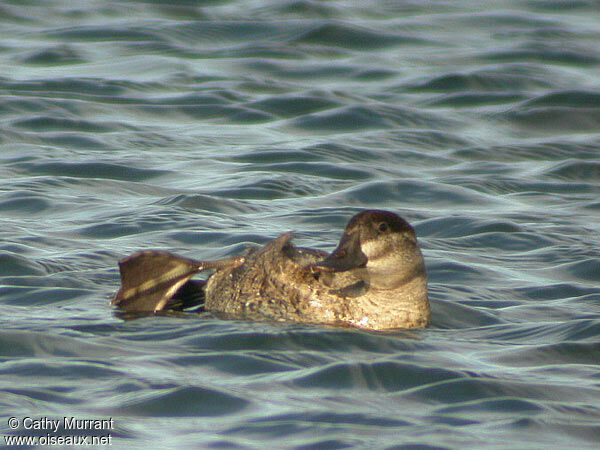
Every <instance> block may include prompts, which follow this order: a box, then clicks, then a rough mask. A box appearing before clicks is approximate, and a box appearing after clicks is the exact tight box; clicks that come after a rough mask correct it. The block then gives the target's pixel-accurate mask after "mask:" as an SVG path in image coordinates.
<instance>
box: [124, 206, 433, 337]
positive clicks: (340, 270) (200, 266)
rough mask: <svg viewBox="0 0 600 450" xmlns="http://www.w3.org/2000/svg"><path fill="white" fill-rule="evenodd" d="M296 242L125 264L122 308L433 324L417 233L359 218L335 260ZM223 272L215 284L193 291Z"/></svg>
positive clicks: (147, 256) (387, 217) (367, 215)
mask: <svg viewBox="0 0 600 450" xmlns="http://www.w3.org/2000/svg"><path fill="white" fill-rule="evenodd" d="M291 239H292V235H291V233H287V234H284V235H281V236H280V237H278V238H277V239H275V240H273V241H271V242H269V243H268V244H267V245H265V246H264V247H262V248H260V249H254V250H252V251H249V252H248V253H247V254H245V255H243V256H240V257H236V258H230V259H225V260H220V261H195V260H191V259H188V258H182V257H179V256H176V255H172V254H170V253H167V252H158V251H146V252H139V253H136V254H134V255H132V256H130V257H129V258H126V259H124V260H123V261H121V262H120V269H121V280H122V287H121V289H120V290H119V292H118V293H117V295H116V297H115V299H114V300H113V304H115V305H117V306H119V307H120V308H122V309H124V310H126V311H160V310H165V309H166V310H168V309H182V308H185V307H186V306H190V304H193V303H197V302H198V301H200V300H202V299H203V300H204V301H205V305H204V307H205V309H206V310H208V311H213V312H216V313H219V314H221V315H224V316H226V317H231V318H240V319H247V320H285V321H295V322H304V323H325V324H333V325H347V326H355V327H360V328H366V329H377V330H379V329H392V328H420V327H425V326H427V324H428V323H429V315H430V312H429V301H428V298H427V275H426V271H425V265H424V261H423V257H422V255H421V251H420V249H419V245H418V243H417V240H416V235H415V232H414V229H413V228H412V227H411V226H410V225H409V224H408V222H406V221H405V220H404V219H402V218H401V217H399V216H397V215H396V214H394V213H391V212H388V211H380V210H367V211H363V212H361V213H359V214H357V215H355V216H354V217H353V218H352V219H351V220H350V222H349V223H348V225H347V226H346V229H345V231H344V234H343V235H342V238H341V240H340V243H339V245H338V247H337V248H336V249H335V250H334V251H333V252H332V253H331V254H329V255H328V254H327V253H325V252H322V251H319V250H313V249H307V248H299V247H295V246H293V245H292V243H291ZM203 270H215V272H214V273H213V274H212V275H211V276H210V277H209V278H208V280H207V281H206V282H202V281H200V282H197V281H194V280H192V281H190V278H191V277H192V276H194V275H195V274H196V273H198V272H201V271H203Z"/></svg>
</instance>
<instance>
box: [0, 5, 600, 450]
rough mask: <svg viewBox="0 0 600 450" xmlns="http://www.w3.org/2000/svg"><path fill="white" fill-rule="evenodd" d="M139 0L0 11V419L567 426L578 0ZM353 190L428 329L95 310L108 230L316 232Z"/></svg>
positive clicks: (589, 301) (131, 237) (518, 435)
mask: <svg viewBox="0 0 600 450" xmlns="http://www.w3.org/2000/svg"><path fill="white" fill-rule="evenodd" d="M164 3H167V2H154V1H149V0H148V1H128V2H102V1H92V0H89V1H79V2H75V3H74V2H71V1H66V0H64V1H60V0H55V1H47V0H44V1H35V0H30V1H23V0H19V1H7V2H3V3H2V5H0V17H2V20H1V21H0V23H1V25H0V36H1V38H0V64H1V67H2V68H3V69H2V72H1V76H0V120H1V127H0V130H1V135H0V144H1V152H0V160H1V164H0V212H1V224H2V227H1V229H0V304H1V311H2V315H1V318H0V327H1V329H0V355H1V358H2V363H1V365H0V373H1V377H0V383H1V388H2V394H1V395H0V405H1V410H2V416H3V417H2V419H0V420H1V424H0V427H1V430H2V434H3V435H26V436H45V435H46V434H47V433H49V432H47V431H46V430H35V429H26V428H25V423H24V422H23V421H24V419H25V418H26V417H30V418H31V419H36V420H41V418H50V419H61V418H63V417H75V418H79V419H108V418H113V420H114V426H113V427H112V429H110V430H91V429H89V427H88V428H87V429H84V430H71V429H67V428H68V427H66V426H65V424H64V423H62V427H61V428H59V430H58V431H57V432H56V433H54V432H50V433H49V434H50V435H51V436H53V437H57V436H72V435H76V436H80V437H81V436H86V435H87V436H96V437H101V436H106V435H107V433H109V434H110V435H111V438H112V442H111V443H112V444H113V446H117V447H121V446H128V447H133V448H147V447H148V446H149V445H152V446H153V447H154V446H156V445H160V446H163V447H183V448H185V447H190V448H197V447H208V448H211V447H226V448H230V447H234V448H236V447H237V448H265V447H270V448H344V447H367V448H390V447H395V448H399V447H403V446H404V447H414V446H418V445H421V446H424V447H428V446H429V447H436V448H465V447H476V448H507V447H511V448H551V447H556V448H564V447H565V446H569V447H571V448H596V446H597V443H598V441H600V385H599V383H600V377H599V373H600V372H599V370H598V369H599V362H600V337H599V335H600V315H599V313H600V283H599V273H600V260H599V257H598V255H599V253H598V250H599V235H600V234H599V232H600V225H599V223H600V220H599V217H600V214H599V213H600V201H599V199H600V156H598V155H599V153H598V149H599V148H600V132H599V130H600V78H599V77H598V74H599V73H600V72H599V70H600V44H599V42H600V14H599V13H600V8H599V6H598V3H597V2H594V1H568V2H566V1H565V2H560V1H556V2H555V1H553V2H548V1H542V0H540V1H535V0H531V1H499V2H470V1H463V2H444V1H419V2H388V1H371V2H354V1H334V2H316V1H305V0H296V1H218V2H217V1H214V2H193V1H180V2H168V4H164ZM364 208H385V209H390V210H393V211H396V212H398V213H400V214H401V215H403V216H404V217H405V218H407V219H408V220H409V221H410V222H411V223H413V224H414V225H415V227H416V230H417V233H418V235H419V237H420V242H421V245H422V248H423V253H424V255H425V259H426V263H427V267H428V270H429V275H430V292H431V303H432V324H431V326H430V327H429V328H428V329H426V330H419V331H413V332H406V333H397V334H377V333H367V332H362V331H356V330H340V329H329V328H321V327H312V326H304V325H302V326H301V325H296V324H270V323H248V322H242V321H223V320H218V319H216V318H214V317H211V316H210V315H207V314H205V315H201V316H200V317H198V315H193V314H181V315H176V316H164V317H151V318H144V319H140V320H135V321H128V322H123V321H122V320H120V319H119V318H118V317H117V316H115V315H114V312H113V310H112V308H111V307H110V306H109V305H108V302H109V300H110V298H111V295H112V294H113V293H114V291H115V290H116V289H117V288H118V284H119V281H118V272H117V261H118V260H119V259H120V258H122V257H124V256H126V255H127V254H129V253H131V252H133V251H135V250H139V249H149V248H163V249H169V250H171V251H174V252H177V253H180V254H183V255H186V256H192V257H196V258H202V259H209V258H220V257H225V256H229V255H233V254H236V253H237V252H240V251H241V250H242V249H243V247H244V246H245V245H246V244H248V243H259V244H261V243H264V242H267V241H268V240H270V239H272V238H274V237H276V236H277V235H278V234H280V233H282V232H285V231H290V230H294V231H296V242H297V243H298V244H300V245H310V246H314V247H318V248H321V249H325V250H330V249H331V248H332V247H333V246H334V244H335V242H336V241H337V240H338V238H339V236H340V234H341V231H342V228H343V226H344V225H345V223H346V221H347V220H348V218H349V217H351V216H352V215H353V214H354V213H355V212H357V211H359V210H361V209H364ZM9 417H16V418H17V419H18V420H19V423H18V427H17V429H15V430H12V431H11V430H10V429H9V423H8V418H9ZM2 439H4V438H2ZM5 442H6V441H3V443H2V445H3V444H4V443H5ZM421 448H423V447H421Z"/></svg>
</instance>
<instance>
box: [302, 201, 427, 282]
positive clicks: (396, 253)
mask: <svg viewBox="0 0 600 450" xmlns="http://www.w3.org/2000/svg"><path fill="white" fill-rule="evenodd" d="M311 269H312V270H314V271H321V272H329V273H336V272H348V271H351V272H352V273H353V274H354V275H355V276H356V277H358V278H359V279H361V280H362V281H364V282H365V284H367V285H368V286H369V287H370V288H375V289H396V288H398V287H400V286H402V285H403V284H406V283H408V282H409V281H411V280H412V279H413V278H414V277H417V276H425V263H424V261H423V256H422V254H421V250H420V249H419V244H418V243H417V236H416V234H415V230H414V229H413V227H412V226H410V224H409V223H408V222H407V221H406V220H404V219H403V218H401V217H400V216H398V215H397V214H394V213H392V212H389V211H382V210H367V211H363V212H361V213H359V214H356V215H355V216H354V217H352V219H350V222H348V225H347V226H346V229H345V230H344V234H343V235H342V238H341V239H340V242H339V244H338V246H337V248H336V249H335V250H334V251H333V252H332V253H331V254H330V255H329V256H328V257H327V258H325V259H324V260H323V261H320V262H317V263H314V264H312V265H311Z"/></svg>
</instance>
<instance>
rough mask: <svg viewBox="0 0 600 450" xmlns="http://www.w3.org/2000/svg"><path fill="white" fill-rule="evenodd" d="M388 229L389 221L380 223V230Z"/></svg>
mask: <svg viewBox="0 0 600 450" xmlns="http://www.w3.org/2000/svg"><path fill="white" fill-rule="evenodd" d="M387 229H388V225H387V223H385V222H381V223H380V224H379V231H381V232H384V231H387Z"/></svg>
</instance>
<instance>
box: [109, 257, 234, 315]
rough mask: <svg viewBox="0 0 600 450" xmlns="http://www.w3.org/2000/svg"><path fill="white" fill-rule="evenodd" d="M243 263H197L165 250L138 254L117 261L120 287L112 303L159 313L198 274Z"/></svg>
mask: <svg viewBox="0 0 600 450" xmlns="http://www.w3.org/2000/svg"><path fill="white" fill-rule="evenodd" d="M243 262H244V258H243V257H235V258H229V259H223V260H218V261H197V260H194V259H190V258H184V257H183V256H179V255H174V254H173V253H169V252H165V251H158V250H147V251H141V252H137V253H134V254H132V255H131V256H128V257H127V258H124V259H122V260H121V261H119V271H120V272H121V288H120V289H119V291H118V292H117V294H116V295H115V298H114V299H113V300H112V302H111V304H112V305H116V306H118V307H119V308H121V309H123V310H125V311H127V312H134V311H135V312H138V311H139V312H142V311H144V312H156V311H161V310H163V309H165V307H167V308H168V305H169V301H170V300H171V299H172V298H173V297H174V296H175V294H176V293H177V292H178V291H179V289H180V288H181V287H182V286H184V285H185V284H186V283H187V282H188V281H189V280H190V278H192V277H193V276H194V275H196V274H197V273H199V272H202V271H204V270H211V269H213V270H219V269H222V268H225V267H231V266H238V265H240V264H242V263H243ZM190 286H191V285H188V287H190ZM192 287H194V288H195V289H196V290H198V289H202V288H203V284H197V283H194V286H192ZM198 297H199V296H198ZM177 303H180V302H177Z"/></svg>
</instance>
